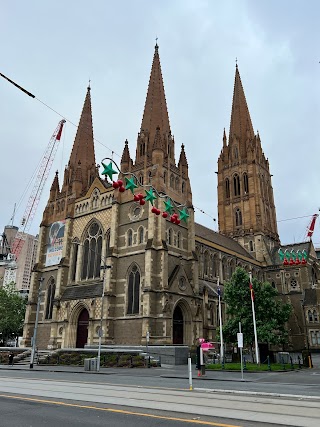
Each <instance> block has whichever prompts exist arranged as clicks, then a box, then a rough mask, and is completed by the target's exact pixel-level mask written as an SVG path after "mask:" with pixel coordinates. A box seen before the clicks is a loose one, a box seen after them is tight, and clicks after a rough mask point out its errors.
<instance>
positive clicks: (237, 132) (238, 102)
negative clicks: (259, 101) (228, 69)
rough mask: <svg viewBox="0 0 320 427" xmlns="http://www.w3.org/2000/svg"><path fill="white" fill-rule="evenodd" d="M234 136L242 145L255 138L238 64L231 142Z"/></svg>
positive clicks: (230, 134) (232, 112)
mask: <svg viewBox="0 0 320 427" xmlns="http://www.w3.org/2000/svg"><path fill="white" fill-rule="evenodd" d="M234 136H235V137H237V138H238V139H239V140H240V143H241V142H242V143H244V142H245V141H246V140H247V139H253V138H254V130H253V127H252V122H251V118H250V113H249V109H248V105H247V101H246V97H245V94H244V90H243V86H242V82H241V78H240V73H239V67H238V64H236V73H235V80H234V90H233V100H232V111H231V121H230V132H229V142H230V141H231V140H232V138H233V137H234Z"/></svg>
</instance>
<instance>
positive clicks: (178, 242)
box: [177, 231, 181, 248]
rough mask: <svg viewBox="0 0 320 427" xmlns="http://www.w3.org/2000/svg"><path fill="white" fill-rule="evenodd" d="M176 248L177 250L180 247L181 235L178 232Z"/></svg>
mask: <svg viewBox="0 0 320 427" xmlns="http://www.w3.org/2000/svg"><path fill="white" fill-rule="evenodd" d="M177 246H178V248H180V247H181V233H180V231H178V234H177Z"/></svg>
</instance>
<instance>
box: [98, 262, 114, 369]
mask: <svg viewBox="0 0 320 427" xmlns="http://www.w3.org/2000/svg"><path fill="white" fill-rule="evenodd" d="M106 261H107V259H106V257H104V258H103V267H102V268H103V275H102V294H101V311H100V328H99V345H98V357H97V372H99V371H100V360H101V341H102V320H103V302H104V288H105V283H104V282H105V277H106V269H107V268H111V265H106Z"/></svg>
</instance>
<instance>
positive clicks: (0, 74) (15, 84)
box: [0, 73, 121, 158]
mask: <svg viewBox="0 0 320 427" xmlns="http://www.w3.org/2000/svg"><path fill="white" fill-rule="evenodd" d="M0 76H1V77H3V78H4V79H5V80H7V81H8V82H9V83H11V84H12V85H13V86H15V87H16V88H17V89H19V90H21V91H22V92H23V93H25V94H26V95H28V96H30V97H31V98H34V99H36V100H37V101H38V102H40V103H41V104H42V105H44V106H45V107H47V108H48V109H49V110H51V111H53V112H54V113H55V114H57V115H58V116H60V117H61V118H62V119H64V120H66V121H67V122H68V123H70V124H71V125H72V126H74V127H77V125H76V124H75V123H73V122H72V121H71V120H69V119H68V118H66V117H65V116H64V115H62V114H61V113H59V112H58V111H57V110H55V109H54V108H52V107H50V106H49V105H48V104H46V103H45V102H43V101H41V99H39V98H37V97H36V96H35V95H33V94H32V93H31V92H29V91H28V90H26V89H24V88H23V87H22V86H20V85H18V84H17V83H15V82H14V81H13V80H11V79H9V77H7V76H5V75H4V74H2V73H0ZM93 139H94V141H96V142H97V143H98V144H100V145H102V146H103V147H104V148H106V149H107V150H109V151H110V152H111V153H113V154H115V155H116V156H118V157H119V158H121V156H120V154H118V153H116V152H115V151H113V150H112V149H111V148H110V147H108V146H107V145H105V144H103V143H102V142H101V141H99V140H98V139H97V138H94V137H93Z"/></svg>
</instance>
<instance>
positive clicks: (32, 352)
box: [30, 277, 44, 369]
mask: <svg viewBox="0 0 320 427" xmlns="http://www.w3.org/2000/svg"><path fill="white" fill-rule="evenodd" d="M43 281H44V277H40V279H39V288H38V299H37V311H36V321H35V324H34V330H33V338H32V350H31V358H30V369H33V362H34V355H35V351H36V341H37V330H38V320H39V310H40V292H41V291H42V283H43Z"/></svg>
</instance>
